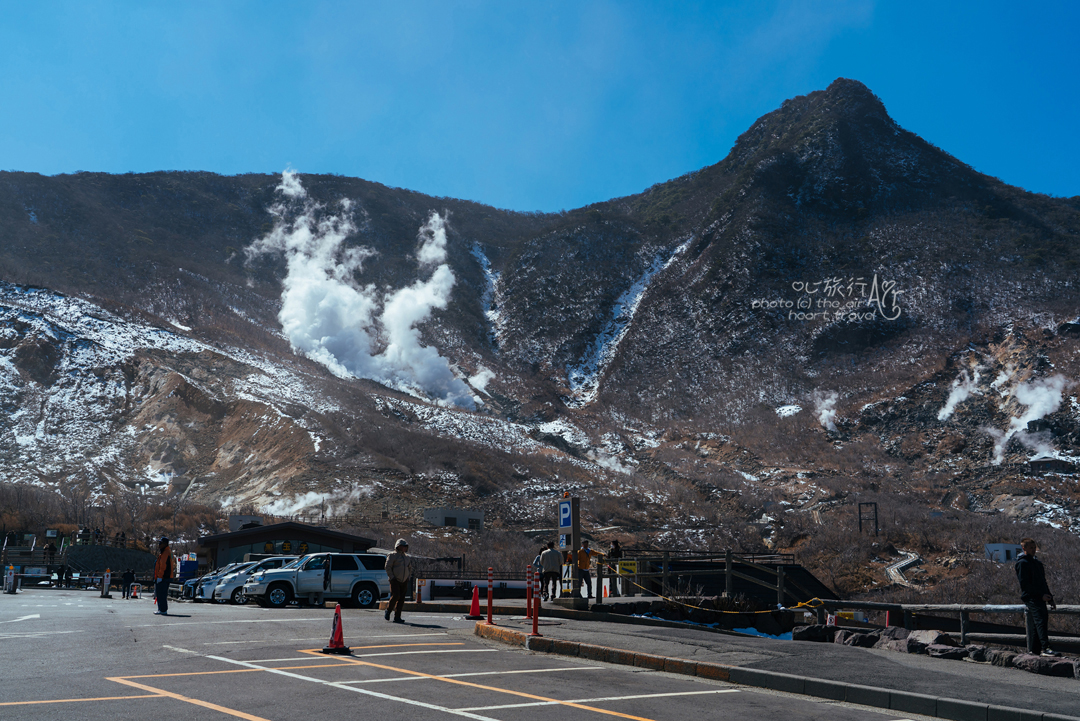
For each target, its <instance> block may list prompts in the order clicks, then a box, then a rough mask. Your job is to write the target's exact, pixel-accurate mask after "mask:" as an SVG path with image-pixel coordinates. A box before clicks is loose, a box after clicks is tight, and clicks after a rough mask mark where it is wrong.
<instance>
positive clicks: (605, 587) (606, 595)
mask: <svg viewBox="0 0 1080 721" xmlns="http://www.w3.org/2000/svg"><path fill="white" fill-rule="evenodd" d="M607 597H608V590H607V586H604V598H607Z"/></svg>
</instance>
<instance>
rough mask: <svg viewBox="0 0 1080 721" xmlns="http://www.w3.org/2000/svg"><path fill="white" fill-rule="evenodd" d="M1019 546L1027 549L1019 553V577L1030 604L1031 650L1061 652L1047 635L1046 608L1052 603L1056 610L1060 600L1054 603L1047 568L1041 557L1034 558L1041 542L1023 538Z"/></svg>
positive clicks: (1024, 597) (1049, 653) (1022, 596)
mask: <svg viewBox="0 0 1080 721" xmlns="http://www.w3.org/2000/svg"><path fill="white" fill-rule="evenodd" d="M1020 547H1021V548H1023V549H1024V552H1023V553H1021V554H1020V555H1019V556H1017V557H1016V580H1018V581H1019V582H1020V600H1021V601H1023V602H1024V605H1025V606H1027V647H1028V652H1030V653H1033V654H1035V655H1036V656H1038V655H1040V654H1042V655H1043V656H1060V655H1061V654H1059V653H1058V652H1057V651H1054V650H1052V649H1051V648H1050V641H1049V638H1048V637H1047V631H1046V628H1047V623H1048V621H1049V620H1050V612H1049V611H1047V610H1046V606H1047V604H1050V610H1054V609H1056V608H1057V604H1056V603H1054V595H1053V594H1052V593H1050V587H1049V586H1047V585H1046V570H1045V569H1044V568H1043V564H1042V561H1040V560H1039V559H1037V558H1035V552H1036V551H1037V550H1038V544H1036V543H1035V539H1032V538H1023V539H1021V540H1020Z"/></svg>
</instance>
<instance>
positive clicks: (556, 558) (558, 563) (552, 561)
mask: <svg viewBox="0 0 1080 721" xmlns="http://www.w3.org/2000/svg"><path fill="white" fill-rule="evenodd" d="M540 568H541V569H542V571H543V574H544V575H542V576H541V577H540V591H541V596H542V598H543V600H545V601H547V600H548V599H549V598H558V597H559V578H560V572H561V571H562V554H561V553H559V552H558V551H557V550H555V542H554V541H548V545H547V549H546V550H545V551H544V552H543V553H541V554H540ZM548 584H551V592H550V593H548Z"/></svg>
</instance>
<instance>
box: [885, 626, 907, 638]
mask: <svg viewBox="0 0 1080 721" xmlns="http://www.w3.org/2000/svg"><path fill="white" fill-rule="evenodd" d="M879 633H880V634H881V637H882V638H883V639H885V638H891V639H897V640H899V639H905V638H907V637H908V636H909V635H910V634H911V631H909V630H908V629H906V628H904V627H903V626H889V627H888V628H883V629H881V631H879Z"/></svg>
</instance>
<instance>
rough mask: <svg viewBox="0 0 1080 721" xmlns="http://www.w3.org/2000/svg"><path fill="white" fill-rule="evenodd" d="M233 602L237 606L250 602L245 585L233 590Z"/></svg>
mask: <svg viewBox="0 0 1080 721" xmlns="http://www.w3.org/2000/svg"><path fill="white" fill-rule="evenodd" d="M232 602H233V604H234V605H237V606H243V605H244V604H245V603H247V602H248V597H247V594H246V593H244V587H243V586H241V587H240V588H238V589H236V590H235V591H233V592H232Z"/></svg>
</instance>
